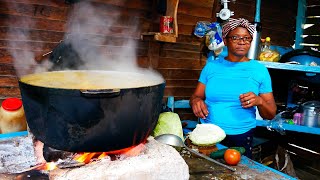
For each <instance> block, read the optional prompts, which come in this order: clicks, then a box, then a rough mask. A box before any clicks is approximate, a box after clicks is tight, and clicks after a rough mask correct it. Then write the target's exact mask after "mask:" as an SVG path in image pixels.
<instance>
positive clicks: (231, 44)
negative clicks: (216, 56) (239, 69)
mask: <svg viewBox="0 0 320 180" xmlns="http://www.w3.org/2000/svg"><path fill="white" fill-rule="evenodd" d="M223 41H224V43H225V44H226V46H227V47H228V53H231V54H233V55H234V56H240V57H242V56H245V55H247V53H248V51H249V49H250V45H251V41H252V37H251V35H250V33H249V31H248V30H247V29H246V28H244V27H237V28H235V29H234V30H232V31H230V32H229V33H228V35H227V36H226V38H225V39H223Z"/></svg>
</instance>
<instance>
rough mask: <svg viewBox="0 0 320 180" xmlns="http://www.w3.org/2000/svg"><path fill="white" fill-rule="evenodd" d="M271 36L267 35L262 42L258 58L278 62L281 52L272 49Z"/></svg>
mask: <svg viewBox="0 0 320 180" xmlns="http://www.w3.org/2000/svg"><path fill="white" fill-rule="evenodd" d="M270 46H271V38H270V37H267V38H266V39H265V40H263V41H262V43H261V49H260V54H259V57H258V59H259V60H260V61H269V62H278V61H279V59H280V54H279V52H277V51H275V50H271V48H270Z"/></svg>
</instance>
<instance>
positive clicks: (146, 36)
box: [141, 32, 177, 43]
mask: <svg viewBox="0 0 320 180" xmlns="http://www.w3.org/2000/svg"><path fill="white" fill-rule="evenodd" d="M141 38H142V39H143V40H156V41H162V42H171V43H175V42H176V41H177V37H176V36H175V35H174V34H164V33H159V32H147V33H142V34H141Z"/></svg>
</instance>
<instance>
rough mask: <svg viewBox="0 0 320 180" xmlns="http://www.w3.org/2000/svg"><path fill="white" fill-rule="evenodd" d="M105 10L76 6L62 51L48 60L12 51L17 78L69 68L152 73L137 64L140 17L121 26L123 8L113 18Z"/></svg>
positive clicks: (70, 14) (85, 4)
mask: <svg viewBox="0 0 320 180" xmlns="http://www.w3.org/2000/svg"><path fill="white" fill-rule="evenodd" d="M106 11H107V10H106V9H104V8H103V7H99V6H97V5H94V4H92V3H91V2H88V1H85V2H80V3H76V4H74V5H73V6H72V10H71V12H70V13H69V17H68V21H67V24H66V29H65V31H66V33H65V35H64V39H63V41H62V43H60V44H59V45H58V47H57V48H56V49H59V51H56V52H55V53H52V54H50V56H49V57H50V58H49V59H47V60H43V61H42V62H41V63H37V62H36V61H35V55H34V54H33V53H32V52H30V51H26V52H24V51H23V52H19V53H17V52H15V51H11V54H12V56H13V57H14V59H15V61H14V66H15V68H16V70H18V71H17V74H18V76H22V75H25V74H30V73H35V72H43V71H49V70H68V69H79V70H111V71H125V72H139V73H144V74H145V73H147V72H151V71H152V70H151V69H148V70H145V69H144V70H143V69H141V68H139V67H138V65H137V38H134V37H133V36H134V35H137V34H140V33H139V28H138V27H137V25H138V24H139V21H138V18H136V17H129V19H130V20H129V21H128V22H129V23H128V24H124V25H123V24H121V23H119V22H120V21H119V18H120V17H121V14H120V11H121V10H120V8H119V10H118V11H119V12H117V11H114V12H113V14H112V15H110V14H109V15H108V14H107V12H106ZM22 23H27V25H25V27H33V26H34V25H35V22H32V21H29V22H22ZM23 36H24V37H23V39H28V36H29V34H28V33H25V34H24V35H23ZM119 39H121V43H119ZM21 56H22V57H23V62H22V61H21V59H22V58H21ZM26 64H27V65H26ZM21 66H23V67H24V68H22V67H21ZM26 67H28V68H26ZM30 69H33V72H30ZM153 74H155V72H153Z"/></svg>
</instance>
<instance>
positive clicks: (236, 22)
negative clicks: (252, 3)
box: [222, 18, 255, 38]
mask: <svg viewBox="0 0 320 180" xmlns="http://www.w3.org/2000/svg"><path fill="white" fill-rule="evenodd" d="M237 27H244V28H246V29H247V30H248V31H249V33H250V35H251V37H252V36H253V33H254V32H255V27H254V25H253V24H251V23H249V21H248V20H246V19H244V18H239V19H233V18H229V21H228V22H227V23H225V24H224V25H223V27H222V36H223V38H225V37H226V36H227V35H228V33H229V32H230V31H232V30H234V29H235V28H237Z"/></svg>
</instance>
